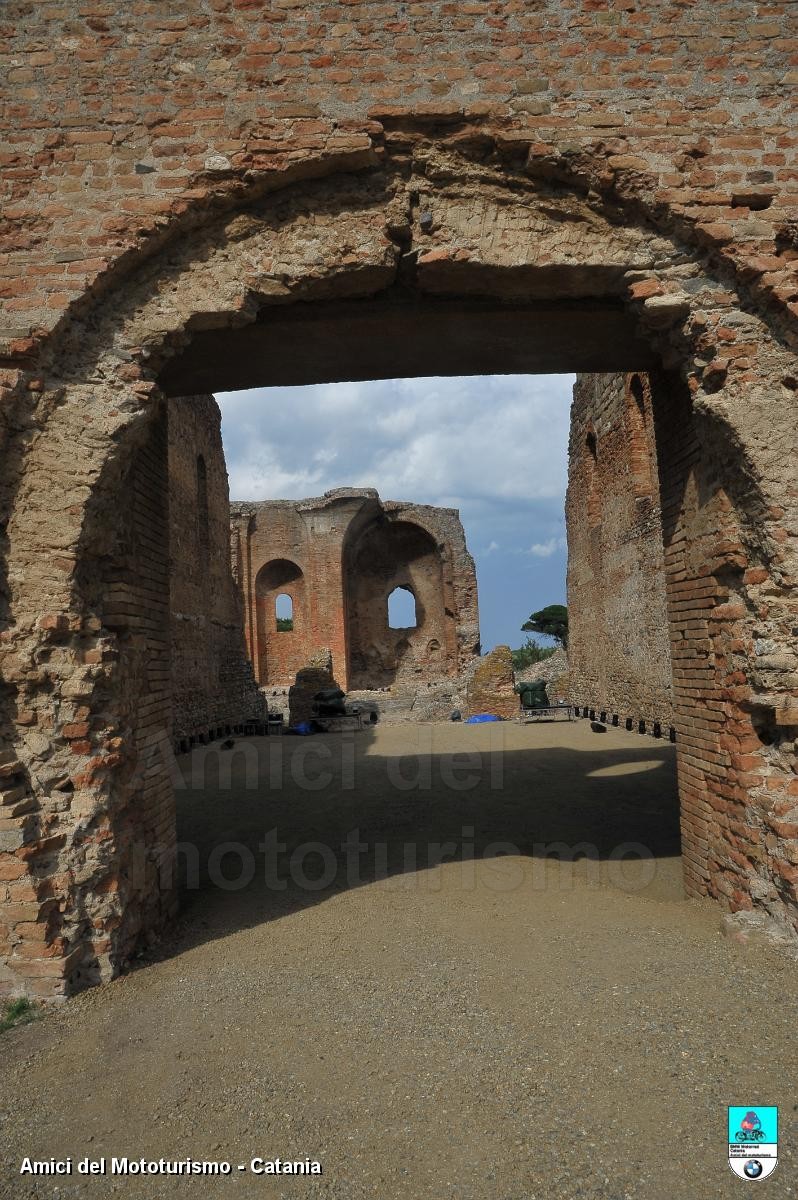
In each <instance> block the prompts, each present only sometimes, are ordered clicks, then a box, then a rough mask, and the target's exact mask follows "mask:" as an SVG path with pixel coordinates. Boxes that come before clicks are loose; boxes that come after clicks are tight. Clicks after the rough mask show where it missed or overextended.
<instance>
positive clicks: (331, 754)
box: [159, 726, 680, 956]
mask: <svg viewBox="0 0 798 1200" xmlns="http://www.w3.org/2000/svg"><path fill="white" fill-rule="evenodd" d="M403 728H404V729H405V730H406V731H407V734H406V740H405V743H404V747H403V746H402V745H401V744H400V739H399V738H398V737H394V738H393V739H392V741H393V743H394V745H393V746H389V747H388V752H386V750H385V745H384V741H385V739H384V738H380V741H379V742H378V741H377V736H378V735H377V734H376V733H375V731H373V730H371V731H363V732H362V733H359V734H355V735H353V736H352V737H349V738H347V737H346V736H345V735H336V734H327V735H317V736H316V737H313V738H307V739H298V738H286V739H279V738H273V739H269V738H253V739H249V740H248V741H247V742H245V743H237V749H236V750H234V751H233V752H231V753H230V755H229V757H228V758H223V757H222V755H223V752H222V751H219V750H218V749H217V748H216V747H199V748H197V749H196V750H195V751H194V752H193V753H192V755H186V756H183V758H181V760H180V767H181V774H182V776H183V779H184V782H185V785H186V786H184V787H182V788H178V790H177V811H178V840H179V843H180V854H179V869H180V884H181V900H182V909H181V915H180V918H179V920H178V923H177V926H176V927H175V929H174V931H173V933H172V934H171V935H170V936H169V937H168V938H167V939H166V940H165V942H164V943H163V945H162V948H161V950H160V951H159V956H169V955H171V954H173V953H179V952H181V951H183V950H186V949H188V948H190V947H192V946H196V945H200V944H202V943H204V942H206V941H214V940H216V939H217V938H220V937H226V936H228V935H230V934H232V933H234V932H236V931H237V930H239V929H242V928H247V927H251V926H253V925H259V924H262V923H264V922H268V921H273V920H278V919H281V918H285V917H288V916H290V915H291V914H293V913H295V912H298V911H301V910H302V909H305V908H308V907H310V906H314V905H317V904H320V903H323V902H325V901H326V900H328V899H331V898H332V897H334V896H336V895H338V894H340V893H341V892H343V891H346V890H348V889H349V888H352V887H363V886H368V885H371V884H374V883H378V882H379V881H381V880H396V878H397V877H398V876H400V875H406V876H415V877H421V876H423V875H424V874H425V873H426V872H429V871H431V870H435V869H436V868H437V867H438V866H439V864H440V862H441V861H443V862H444V863H445V862H454V863H458V862H465V861H466V860H470V859H472V858H473V859H476V860H489V859H493V858H498V857H503V856H507V855H510V856H520V858H521V859H526V860H530V859H531V860H538V861H540V860H542V859H545V858H550V857H554V858H555V859H556V858H559V859H561V860H564V861H565V862H566V863H567V864H568V865H569V869H570V868H571V867H572V868H573V870H574V871H577V872H578V870H579V864H578V860H579V859H583V860H584V862H585V865H586V866H587V868H588V873H589V871H590V869H593V868H595V869H596V870H598V871H599V872H601V870H602V864H608V863H612V862H618V861H619V859H620V857H622V856H623V854H624V853H625V851H624V847H626V848H627V851H628V852H629V853H630V854H631V855H632V856H634V857H643V858H646V859H647V860H648V861H651V860H652V859H653V861H654V862H655V863H656V864H660V863H661V862H662V861H663V860H669V859H671V860H672V859H676V858H678V856H679V854H680V839H679V805H678V794H677V789H676V774H675V765H676V759H675V752H674V747H673V746H671V745H670V744H669V743H664V742H660V741H655V740H651V739H648V738H646V739H645V742H644V743H641V742H636V741H634V740H633V738H632V737H631V736H630V735H625V736H626V737H627V738H629V742H630V744H629V745H624V746H619V745H617V744H614V745H611V746H606V744H605V743H603V742H599V739H598V738H597V739H596V741H597V745H596V748H595V749H592V748H590V749H581V748H580V749H577V748H573V747H571V746H569V745H555V746H552V745H537V746H536V745H530V746H529V747H528V748H517V747H513V748H511V749H506V750H502V749H501V748H499V747H497V745H496V742H495V740H494V741H493V743H492V741H491V739H495V738H496V737H497V736H498V735H497V734H496V732H495V730H496V728H497V727H495V726H494V727H493V731H491V729H490V727H487V726H482V727H480V728H478V729H477V728H476V727H473V729H472V728H471V727H469V734H468V735H465V730H463V736H461V737H459V738H458V739H457V743H458V744H457V748H456V749H454V750H452V751H444V752H440V751H434V752H433V751H431V750H430V749H429V745H430V744H431V742H432V740H433V739H432V737H431V736H429V737H428V736H427V735H426V734H425V733H424V732H423V731H424V730H425V729H426V730H430V729H436V728H440V726H437V727H436V726H426V727H425V726H416V727H403ZM461 728H462V727H461ZM498 728H499V729H500V728H501V726H499V727H498ZM574 728H576V727H574ZM419 730H421V731H422V732H421V733H419ZM472 734H473V741H471V738H472ZM425 739H426V740H425ZM414 741H415V744H414ZM236 755H237V758H238V761H237V762H236V761H234V757H235V756H236ZM630 846H631V847H632V849H631V850H629V847H630ZM572 860H577V865H576V866H574V865H573V863H572ZM411 886H412V884H411Z"/></svg>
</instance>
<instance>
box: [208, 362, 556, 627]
mask: <svg viewBox="0 0 798 1200" xmlns="http://www.w3.org/2000/svg"><path fill="white" fill-rule="evenodd" d="M572 386H573V376H571V375H535V376H530V375H493V376H483V377H478V378H453V379H451V378H447V379H389V380H384V381H377V382H373V383H331V384H321V385H319V386H316V387H286V388H259V389H256V390H252V391H246V392H227V393H223V394H220V395H218V396H217V397H216V398H217V400H218V401H219V405H220V407H221V410H222V436H223V439H224V447H225V454H226V456H227V469H228V471H229V474H230V497H231V499H233V500H274V499H285V500H293V499H302V498H304V497H306V496H319V495H321V494H322V492H326V491H328V490H329V489H330V488H336V487H374V488H377V490H378V491H379V493H380V495H381V496H382V497H383V499H386V500H414V501H417V502H419V503H423V504H440V505H445V506H447V507H450V508H459V510H460V518H461V520H462V522H463V525H464V527H465V532H466V540H467V542H468V546H469V549H470V550H471V553H472V554H473V555H474V558H475V559H476V564H477V580H478V584H479V607H480V624H481V632H482V646H483V649H485V650H488V649H490V648H491V647H493V646H495V645H498V644H499V643H502V642H506V643H509V644H510V645H511V646H518V645H520V644H521V642H522V641H523V639H524V637H525V636H526V635H525V634H523V633H521V624H522V623H523V622H524V621H525V620H526V618H527V617H528V616H529V614H530V612H532V611H534V610H535V609H538V608H542V607H543V606H544V605H546V604H559V603H564V601H565V561H566V555H565V522H564V515H563V503H564V498H565V483H566V469H567V447H568V416H569V405H570V400H571V389H572Z"/></svg>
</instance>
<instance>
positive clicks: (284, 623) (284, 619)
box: [274, 592, 294, 633]
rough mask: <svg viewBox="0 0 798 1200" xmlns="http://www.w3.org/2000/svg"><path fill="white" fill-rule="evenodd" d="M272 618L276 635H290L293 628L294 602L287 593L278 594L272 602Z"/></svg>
mask: <svg viewBox="0 0 798 1200" xmlns="http://www.w3.org/2000/svg"><path fill="white" fill-rule="evenodd" d="M274 616H275V619H276V622H277V632H278V633H291V631H292V630H293V628H294V601H293V600H292V599H291V597H290V596H289V595H288V593H287V592H280V594H279V596H278V597H277V598H276V600H275V601H274Z"/></svg>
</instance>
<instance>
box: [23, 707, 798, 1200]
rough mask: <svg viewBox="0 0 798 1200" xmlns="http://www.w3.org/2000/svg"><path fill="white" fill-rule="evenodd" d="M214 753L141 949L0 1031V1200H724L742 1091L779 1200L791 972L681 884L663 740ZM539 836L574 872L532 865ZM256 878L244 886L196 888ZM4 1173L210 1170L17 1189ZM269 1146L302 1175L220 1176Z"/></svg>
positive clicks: (481, 732) (395, 731) (791, 1091)
mask: <svg viewBox="0 0 798 1200" xmlns="http://www.w3.org/2000/svg"><path fill="white" fill-rule="evenodd" d="M416 738H417V739H419V740H418V743H417V744H415V745H414V744H413V742H414V739H416ZM499 738H501V739H504V751H503V752H502V749H501V746H500V745H499V743H498V742H497V741H495V740H494V739H499ZM429 739H431V741H430V740H429ZM416 751H418V756H416ZM236 752H238V753H236V755H235V757H234V759H233V773H232V784H233V786H232V787H229V788H228V787H225V786H222V787H219V786H213V783H212V778H213V771H212V770H210V768H208V769H207V770H206V771H205V773H204V775H203V772H202V771H201V770H200V769H199V763H198V762H195V769H196V773H197V778H198V781H200V780H201V779H202V778H204V780H205V787H204V789H202V790H199V791H198V790H191V789H188V790H184V791H183V792H182V793H181V798H180V830H181V837H182V838H183V839H184V841H187V842H188V841H190V842H192V843H193V844H194V845H195V846H196V847H197V850H196V854H195V852H194V851H190V852H189V854H188V855H187V856H185V857H187V859H188V862H189V870H188V878H189V881H191V872H192V870H193V869H194V867H195V866H197V864H198V866H199V882H200V886H199V887H198V888H195V889H193V890H191V891H189V892H188V893H187V895H186V903H185V907H184V910H183V915H182V917H181V921H180V924H179V927H178V929H177V930H176V931H175V936H174V938H173V939H172V941H171V942H170V943H169V944H168V945H163V946H162V947H160V948H159V951H158V959H157V961H156V960H153V961H151V962H149V963H144V964H142V966H141V968H140V969H138V970H136V971H135V972H134V973H132V974H130V975H129V976H127V977H126V978H124V979H121V980H118V981H116V982H115V983H113V984H110V985H108V986H106V987H103V988H100V989H96V990H94V991H93V992H90V993H87V994H85V995H83V996H81V997H79V998H77V999H76V1000H74V1001H72V1002H70V1003H69V1004H68V1005H67V1006H66V1007H65V1008H64V1009H62V1010H60V1011H57V1012H55V1013H53V1014H52V1015H48V1016H47V1017H46V1018H45V1019H44V1020H43V1021H42V1022H39V1023H38V1024H36V1025H34V1026H29V1027H27V1028H24V1029H19V1030H16V1031H12V1032H11V1033H10V1034H7V1035H5V1036H4V1037H3V1039H2V1042H0V1058H1V1059H2V1062H1V1063H0V1144H1V1145H2V1157H3V1163H2V1173H0V1196H2V1197H6V1196H8V1197H17V1196H25V1197H28V1196H30V1197H34V1196H35V1197H54V1196H58V1197H62V1198H63V1197H70V1196H95V1195H96V1196H100V1195H107V1194H120V1195H125V1196H129V1197H135V1198H136V1200H138V1198H139V1197H142V1198H147V1197H151V1196H172V1195H175V1194H179V1195H189V1194H191V1195H195V1196H202V1197H205V1196H210V1195H219V1196H223V1195H233V1196H239V1197H249V1196H258V1197H262V1196H263V1197H282V1196H285V1197H296V1196H314V1197H325V1198H328V1200H333V1198H335V1200H339V1198H340V1200H360V1198H361V1197H362V1198H365V1197H370V1198H371V1197H374V1198H380V1200H391V1198H393V1197H397V1198H399V1197H401V1198H402V1200H404V1198H405V1197H406V1198H408V1200H411V1198H412V1200H417V1198H418V1200H426V1198H430V1200H433V1198H434V1200H444V1198H448V1197H452V1198H454V1197H456V1198H457V1200H488V1198H490V1200H536V1198H538V1197H540V1198H542V1197H544V1196H545V1197H557V1198H560V1197H562V1198H563V1200H571V1198H587V1197H596V1198H598V1197H601V1198H602V1200H622V1198H626V1197H635V1198H636V1197H652V1198H655V1200H660V1198H663V1200H664V1198H668V1200H681V1198H682V1197H684V1198H685V1200H686V1198H688V1197H689V1198H690V1200H703V1198H704V1197H726V1196H730V1197H731V1196H739V1195H742V1194H743V1193H744V1191H745V1189H746V1187H747V1186H748V1185H747V1184H745V1183H743V1182H741V1181H739V1180H735V1179H734V1178H733V1177H732V1175H731V1173H730V1171H729V1168H728V1165H727V1163H726V1147H725V1137H726V1129H725V1116H726V1112H725V1110H726V1105H727V1104H737V1103H741V1104H749V1103H763V1104H764V1103H767V1104H778V1105H779V1107H780V1117H781V1150H782V1161H781V1162H780V1164H779V1167H778V1169H777V1172H776V1174H775V1175H774V1176H773V1178H772V1179H771V1180H769V1181H767V1182H766V1183H765V1184H763V1194H766V1195H768V1196H771V1197H784V1196H793V1195H796V1191H797V1190H798V1188H797V1184H798V1177H797V1176H796V1173H795V1144H796V1133H797V1132H798V1129H797V1128H796V1126H797V1125H798V1121H797V1120H796V1118H797V1117H798V1111H796V1110H797V1109H798V1096H796V1081H797V1080H798V1071H797V1070H796V1065H797V1064H796V1043H795V1017H796V1007H795V1000H794V997H795V966H794V965H793V964H791V963H789V962H787V961H786V960H782V959H780V958H778V957H776V956H774V955H771V954H768V953H765V952H763V951H757V952H756V953H755V954H754V953H751V952H745V951H741V950H740V949H738V948H734V947H732V946H730V945H729V944H728V943H727V942H726V941H724V940H723V939H722V938H721V937H720V936H719V935H718V932H717V930H718V914H717V912H716V910H715V909H714V908H712V907H711V906H709V905H703V904H698V903H695V902H688V901H686V900H684V898H683V897H682V894H681V887H680V871H679V860H678V835H677V824H676V802H675V793H674V783H673V752H672V747H670V746H669V745H667V744H663V743H661V742H655V741H653V740H650V739H647V738H640V737H637V736H636V735H632V734H626V733H623V732H620V731H615V730H611V731H610V732H608V733H607V734H606V735H594V734H592V733H591V732H590V730H589V727H588V725H587V723H586V722H580V723H579V724H576V725H572V726H567V725H560V724H558V725H548V726H530V727H526V728H516V727H510V726H501V727H499V728H498V729H497V728H495V727H494V728H493V729H490V728H488V727H462V726H461V727H458V726H452V725H449V726H434V727H428V728H426V729H415V730H413V729H410V730H408V729H403V728H387V727H385V728H380V729H378V730H377V731H376V733H375V734H374V735H373V736H372V735H365V734H364V735H358V737H357V738H354V739H350V740H349V741H348V742H342V741H341V740H340V739H336V738H334V737H332V736H329V737H324V738H321V737H319V738H314V739H307V740H300V739H283V741H282V742H280V741H279V740H278V739H270V740H269V739H257V740H255V741H254V742H253V743H250V744H249V745H248V747H247V748H246V750H244V751H243V752H241V747H240V746H237V747H236ZM270 753H271V754H272V755H274V756H276V755H279V754H281V755H282V758H283V761H282V764H280V763H278V761H277V758H276V757H275V758H274V759H273V761H272V762H271V763H269V761H268V758H267V756H268V755H269V754H270ZM455 753H460V754H462V753H468V754H471V755H476V756H477V757H476V758H474V759H472V761H471V762H465V761H464V760H463V759H453V758H452V755H453V754H455ZM214 761H215V760H214ZM182 765H183V768H184V770H185V771H186V773H187V775H189V774H190V770H189V768H190V763H188V762H186V761H184V762H183V764H182ZM206 766H207V764H206ZM325 771H327V772H329V773H330V774H331V778H330V779H325V778H324V777H323V776H322V779H321V783H322V785H323V786H322V787H320V788H318V789H316V790H313V789H309V788H308V786H307V782H308V781H310V782H311V783H312V782H313V780H315V779H316V776H317V775H318V773H319V772H322V773H323V772H325ZM269 772H271V781H272V787H271V788H267V787H266V786H265V782H264V780H265V779H266V778H267V777H268V775H269ZM248 778H249V783H250V784H251V786H249V787H247V786H246V784H247V780H248ZM303 778H304V780H305V785H303V783H302V780H303ZM414 780H415V781H417V782H418V783H420V785H421V786H420V787H408V786H407V782H408V781H410V782H411V783H412V782H413V781H414ZM280 781H282V786H279V787H278V786H276V785H277V784H278V783H280ZM403 781H404V782H403ZM221 782H222V784H224V782H225V780H224V778H222V781H221ZM350 785H351V786H350ZM427 785H429V786H427ZM275 828H276V829H277V830H278V837H279V839H280V840H281V841H282V842H283V843H285V846H286V850H285V851H284V852H282V853H281V854H280V855H278V856H277V858H276V860H275V863H274V864H270V863H269V861H268V856H269V852H268V851H267V852H265V853H264V852H262V851H260V850H259V849H258V845H259V843H261V842H263V840H264V834H268V832H269V831H270V830H272V829H275ZM354 829H357V830H358V831H359V832H358V835H357V838H351V837H350V841H349V851H348V853H347V852H345V851H342V850H341V849H340V846H341V843H342V842H345V840H346V838H347V835H350V833H351V831H352V830H354ZM221 842H232V843H236V846H235V848H234V849H232V850H231V851H230V853H229V854H228V855H227V856H226V857H223V858H222V859H221V860H220V862H219V863H217V864H215V865H214V863H213V861H211V862H210V864H209V861H208V860H209V856H210V855H211V853H212V851H213V848H214V846H218V845H219V844H220V843H221ZM309 842H315V843H321V845H322V847H333V848H335V853H333V851H331V850H325V849H321V850H319V847H318V846H317V847H316V848H315V850H301V852H300V853H297V848H298V847H302V846H303V845H306V844H307V843H309ZM447 842H448V843H451V845H450V846H449V847H448V848H444V851H443V853H442V855H441V852H439V851H436V850H435V849H433V850H432V852H431V853H430V850H429V846H430V844H432V846H433V847H434V846H435V845H436V844H443V845H444V847H445V844H446V843H447ZM552 842H560V843H565V844H566V845H569V846H573V845H574V844H576V843H586V844H587V845H583V846H582V847H581V850H582V852H584V853H586V854H587V857H586V858H583V859H582V860H581V861H580V862H578V863H576V864H575V865H573V864H571V863H569V862H559V863H558V862H555V861H552V862H549V863H546V862H545V860H544V858H543V857H542V856H543V854H544V853H545V851H544V849H543V847H544V846H545V845H549V846H550V843H552ZM497 843H504V844H503V845H502V844H499V845H497ZM620 843H636V844H637V849H636V850H634V852H633V858H636V865H634V864H632V865H630V866H628V867H626V868H624V867H623V866H622V865H620V864H619V862H618V861H617V856H616V858H615V859H613V857H612V855H613V851H614V849H615V848H616V847H617V846H618V845H619V844H620ZM356 844H357V845H359V846H360V847H363V848H361V849H354V848H353V847H355V845H356ZM408 846H410V847H411V848H412V847H413V846H415V847H416V850H417V853H416V862H417V867H416V869H413V864H412V857H413V856H412V852H409V851H407V847H408ZM383 847H384V848H383ZM591 847H595V851H593V850H592V849H591ZM640 847H648V848H650V850H651V851H652V852H653V854H654V857H653V858H643V859H641V857H640V855H641V849H640ZM593 853H595V854H596V855H597V859H596V860H594V859H592V858H591V855H592V854H593ZM292 854H293V856H294V866H293V868H291V866H290V856H291V855H292ZM406 854H409V855H410V857H409V858H408V859H407V860H406ZM560 854H562V847H561V848H560ZM441 856H442V857H443V858H444V859H445V860H446V861H445V862H444V865H443V866H440V867H436V866H434V865H430V859H431V860H432V862H433V863H434V861H435V859H436V858H438V857H441ZM272 866H274V868H275V869H274V872H273V875H274V877H273V879H272V885H271V886H267V884H266V883H265V882H264V874H265V872H266V870H267V869H271V867H272ZM250 868H251V869H252V870H253V871H254V872H255V877H254V878H253V880H252V882H251V883H249V884H248V886H246V887H243V888H240V889H238V888H237V889H230V888H229V887H228V888H221V887H218V886H213V885H211V884H210V883H209V882H208V876H209V874H211V875H216V876H217V877H218V872H219V870H221V871H223V872H225V873H226V875H227V877H228V879H231V880H233V881H234V882H236V881H237V882H241V879H240V876H241V875H242V871H243V876H244V879H246V877H247V875H248V873H249V870H250ZM405 868H406V869H405ZM322 869H325V870H326V873H327V876H328V880H327V881H325V880H322V882H323V883H324V884H325V886H323V887H321V888H318V887H316V886H314V881H318V876H319V872H320V871H321V870H322ZM347 871H348V872H349V879H347ZM333 875H334V876H335V877H334V878H332V876H333ZM597 876H598V877H599V878H597ZM275 882H276V885H277V886H276V887H275V886H274V885H275ZM283 882H285V883H286V886H285V887H284V888H283V887H281V886H280V885H281V884H282V883H283ZM309 884H310V886H308V885H309ZM644 884H645V886H643V885H644ZM25 1155H29V1156H31V1157H33V1158H36V1159H46V1158H50V1157H56V1158H66V1157H67V1156H70V1155H71V1156H72V1158H73V1162H74V1163H75V1164H76V1163H77V1161H78V1160H79V1159H80V1158H82V1157H84V1156H87V1155H88V1156H91V1157H93V1158H100V1157H101V1156H105V1157H106V1158H107V1159H108V1160H109V1166H110V1158H111V1156H113V1155H116V1156H117V1157H121V1156H128V1157H131V1158H136V1159H139V1158H141V1157H142V1156H144V1157H146V1158H149V1159H159V1158H161V1157H166V1158H169V1159H185V1158H187V1157H188V1156H191V1157H193V1158H195V1159H214V1160H228V1161H229V1162H230V1163H231V1164H232V1167H233V1173H232V1176H231V1177H230V1178H226V1179H203V1178H194V1179H177V1180H176V1179H174V1178H169V1177H163V1176H146V1177H136V1178H133V1177H111V1176H106V1177H105V1178H98V1179H86V1178H82V1177H79V1176H77V1175H72V1176H71V1177H60V1178H57V1179H56V1178H53V1177H46V1178H39V1179H30V1178H29V1177H21V1176H20V1175H19V1174H18V1171H19V1167H20V1163H21V1161H22V1159H23V1157H24V1156H25ZM278 1155H279V1156H281V1157H282V1158H292V1159H293V1158H296V1159H303V1160H304V1159H305V1158H310V1159H317V1160H320V1161H321V1163H322V1164H323V1175H322V1176H321V1177H320V1178H307V1177H303V1178H294V1177H290V1176H282V1177H279V1178H277V1179H274V1178H273V1177H265V1176H264V1177H256V1176H253V1175H252V1174H251V1173H250V1172H249V1171H245V1172H239V1171H238V1170H237V1166H238V1164H239V1163H244V1164H248V1163H249V1162H250V1160H251V1159H252V1158H253V1157H254V1156H260V1157H261V1158H263V1159H270V1158H274V1157H277V1156H278ZM764 1189H766V1191H765V1190H764Z"/></svg>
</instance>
